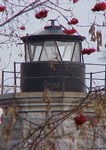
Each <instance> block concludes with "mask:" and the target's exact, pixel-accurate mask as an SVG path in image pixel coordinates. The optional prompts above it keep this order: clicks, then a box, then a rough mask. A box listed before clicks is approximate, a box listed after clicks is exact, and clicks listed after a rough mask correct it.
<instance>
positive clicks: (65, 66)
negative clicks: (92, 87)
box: [21, 20, 86, 92]
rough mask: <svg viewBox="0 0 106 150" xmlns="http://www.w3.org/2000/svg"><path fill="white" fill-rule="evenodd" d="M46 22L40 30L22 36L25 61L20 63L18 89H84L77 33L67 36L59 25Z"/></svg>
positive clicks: (79, 38) (83, 72)
mask: <svg viewBox="0 0 106 150" xmlns="http://www.w3.org/2000/svg"><path fill="white" fill-rule="evenodd" d="M55 22H56V21H55V20H50V25H48V26H45V27H44V30H43V31H41V32H39V33H37V34H36V33H35V34H32V35H27V36H25V37H22V38H21V39H22V41H23V42H24V45H25V62H24V63H22V64H21V91H22V92H31V91H32V92H33V91H39V92H40V91H44V89H46V88H47V89H49V90H50V91H74V92H84V91H85V90H86V89H85V65H84V62H83V56H82V55H81V53H80V51H81V49H82V41H83V40H84V39H85V38H84V37H82V36H78V35H68V34H65V33H64V32H63V31H62V28H61V26H59V25H55Z"/></svg>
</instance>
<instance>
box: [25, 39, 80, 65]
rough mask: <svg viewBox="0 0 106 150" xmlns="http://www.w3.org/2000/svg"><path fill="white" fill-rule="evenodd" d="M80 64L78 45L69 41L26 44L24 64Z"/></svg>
mask: <svg viewBox="0 0 106 150" xmlns="http://www.w3.org/2000/svg"><path fill="white" fill-rule="evenodd" d="M51 60H52V61H61V60H62V61H72V62H73V61H77V62H80V44H79V43H78V42H70V41H65V42H64V41H43V42H36V43H35V42H33V43H28V45H27V46H26V62H34V61H51Z"/></svg>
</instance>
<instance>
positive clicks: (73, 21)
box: [68, 18, 79, 25]
mask: <svg viewBox="0 0 106 150" xmlns="http://www.w3.org/2000/svg"><path fill="white" fill-rule="evenodd" d="M78 22H79V21H78V19H77V18H72V19H71V20H70V21H69V22H68V24H69V25H71V24H74V25H75V24H77V23H78Z"/></svg>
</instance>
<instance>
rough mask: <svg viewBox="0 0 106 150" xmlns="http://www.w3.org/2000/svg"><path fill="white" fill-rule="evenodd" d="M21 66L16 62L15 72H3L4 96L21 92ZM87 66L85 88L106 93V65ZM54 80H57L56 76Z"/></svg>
mask: <svg viewBox="0 0 106 150" xmlns="http://www.w3.org/2000/svg"><path fill="white" fill-rule="evenodd" d="M20 64H21V63H20V62H14V71H2V81H1V93H2V94H5V93H17V92H20V91H21V89H20ZM85 66H86V72H85V78H84V79H85V81H86V83H85V85H84V86H85V88H86V89H87V91H95V90H99V89H101V90H103V91H106V65H104V64H91V63H85ZM33 78H35V77H33ZM38 78H43V77H38ZM46 78H47V77H46ZM48 78H50V77H48ZM54 78H56V76H55V77H54ZM62 78H64V79H65V78H69V77H66V76H64V77H62ZM70 78H72V77H70ZM73 78H74V77H73ZM64 79H63V80H64ZM81 79H82V77H78V80H81ZM63 87H64V85H63Z"/></svg>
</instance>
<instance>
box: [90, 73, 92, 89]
mask: <svg viewBox="0 0 106 150" xmlns="http://www.w3.org/2000/svg"><path fill="white" fill-rule="evenodd" d="M90 91H92V72H90Z"/></svg>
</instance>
